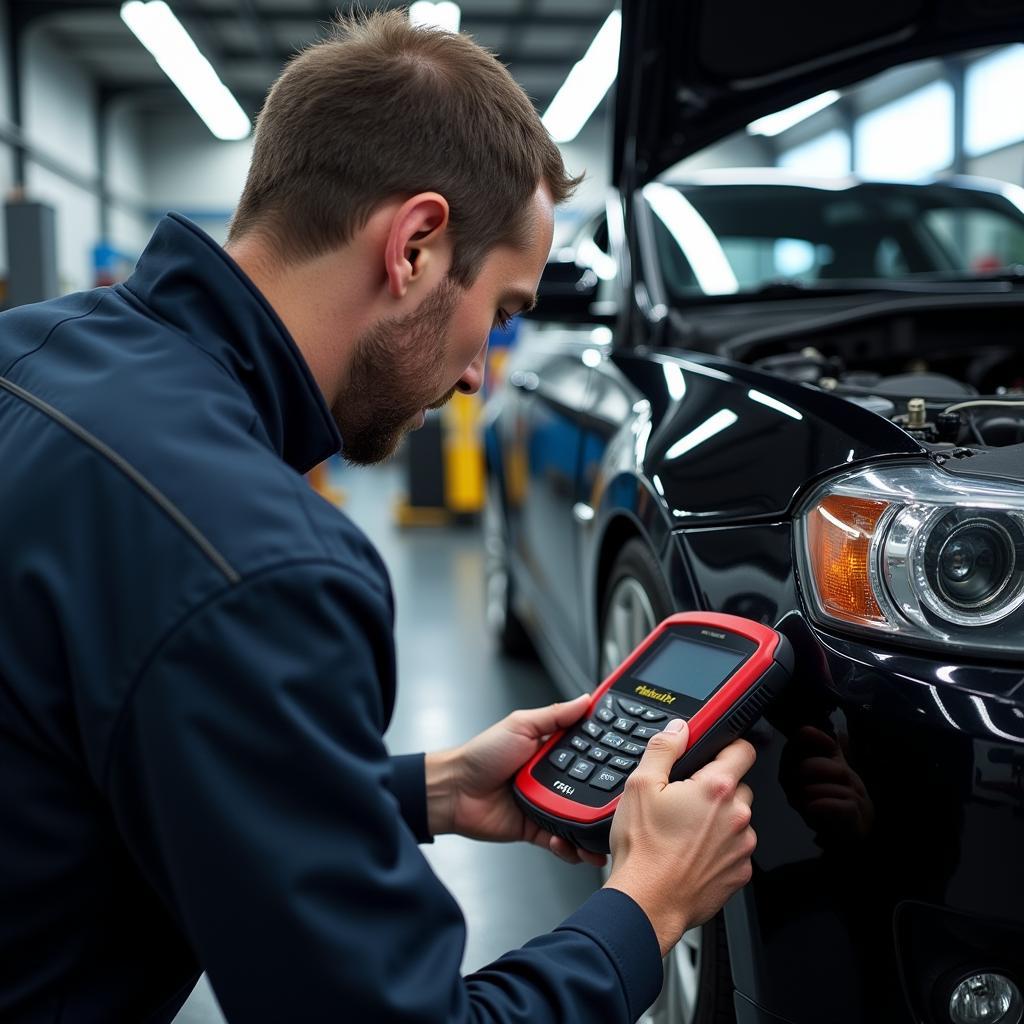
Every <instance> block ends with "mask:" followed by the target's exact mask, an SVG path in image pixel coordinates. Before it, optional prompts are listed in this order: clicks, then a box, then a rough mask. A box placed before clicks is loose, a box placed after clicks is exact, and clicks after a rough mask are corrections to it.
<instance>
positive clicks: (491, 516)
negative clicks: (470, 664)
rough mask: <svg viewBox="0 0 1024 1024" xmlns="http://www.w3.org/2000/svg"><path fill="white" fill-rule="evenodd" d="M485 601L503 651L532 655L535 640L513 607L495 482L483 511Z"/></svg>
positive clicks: (487, 613) (503, 526) (494, 634)
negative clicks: (531, 638)
mask: <svg viewBox="0 0 1024 1024" xmlns="http://www.w3.org/2000/svg"><path fill="white" fill-rule="evenodd" d="M483 535H484V601H485V613H486V617H487V626H488V628H489V629H490V631H491V635H492V636H493V637H494V638H495V640H496V641H497V644H498V648H499V650H500V651H501V653H502V654H505V655H507V656H508V657H511V658H532V657H533V656H534V649H533V643H532V642H531V640H530V637H529V634H528V633H527V632H526V629H525V627H524V626H523V624H522V622H520V621H519V618H518V617H517V616H516V613H515V612H514V611H513V610H512V577H511V574H510V573H509V567H508V537H507V534H506V532H505V517H504V515H503V513H502V510H501V496H500V494H499V492H498V488H497V487H496V486H495V485H494V483H493V482H492V483H490V484H489V485H488V487H487V500H486V502H485V503H484V511H483Z"/></svg>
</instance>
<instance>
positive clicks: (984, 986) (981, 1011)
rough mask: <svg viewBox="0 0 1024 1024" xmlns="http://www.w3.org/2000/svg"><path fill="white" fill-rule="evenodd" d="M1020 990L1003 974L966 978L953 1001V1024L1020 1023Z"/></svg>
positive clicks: (950, 1011)
mask: <svg viewBox="0 0 1024 1024" xmlns="http://www.w3.org/2000/svg"><path fill="white" fill-rule="evenodd" d="M1021 1010H1022V1002H1021V994H1020V989H1018V988H1017V986H1016V985H1015V984H1014V983H1013V982H1012V981H1010V979H1009V978H1007V977H1004V976H1003V975H1002V974H974V975H971V977H969V978H965V979H964V980H963V981H962V982H960V984H959V985H957V987H956V988H955V989H953V994H952V995H951V996H950V998H949V1016H950V1020H952V1021H953V1024H1020V1019H1021Z"/></svg>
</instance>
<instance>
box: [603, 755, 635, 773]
mask: <svg viewBox="0 0 1024 1024" xmlns="http://www.w3.org/2000/svg"><path fill="white" fill-rule="evenodd" d="M608 767H609V768H618V770H619V771H620V772H631V771H632V770H633V769H634V768H635V767H636V761H633V760H631V759H630V758H628V757H619V755H618V754H616V755H615V757H613V758H611V759H610V760H609V761H608Z"/></svg>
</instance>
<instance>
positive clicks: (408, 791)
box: [391, 754, 434, 843]
mask: <svg viewBox="0 0 1024 1024" xmlns="http://www.w3.org/2000/svg"><path fill="white" fill-rule="evenodd" d="M425 762H426V756H425V755H424V754H397V755H392V757H391V792H392V793H393V794H394V796H395V799H396V800H397V801H398V807H399V809H400V810H401V812H402V817H403V818H404V819H405V823H406V825H408V826H409V828H410V829H411V831H412V834H413V835H414V836H415V837H416V841H417V842H418V843H432V842H433V841H434V837H433V836H432V835H431V834H430V826H429V824H428V819H427V779H426V764H425Z"/></svg>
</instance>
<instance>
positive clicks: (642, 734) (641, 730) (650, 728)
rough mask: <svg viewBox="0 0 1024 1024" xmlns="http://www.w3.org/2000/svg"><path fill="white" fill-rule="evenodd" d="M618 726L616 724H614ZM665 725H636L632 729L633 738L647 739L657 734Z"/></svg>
mask: <svg viewBox="0 0 1024 1024" xmlns="http://www.w3.org/2000/svg"><path fill="white" fill-rule="evenodd" d="M615 728H616V729H617V728H618V725H616V726H615ZM664 728H665V726H663V725H638V726H637V727H636V729H634V730H633V739H635V740H649V739H650V738H651V737H652V736H657V735H658V733H659V732H661V730H662V729H664Z"/></svg>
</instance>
